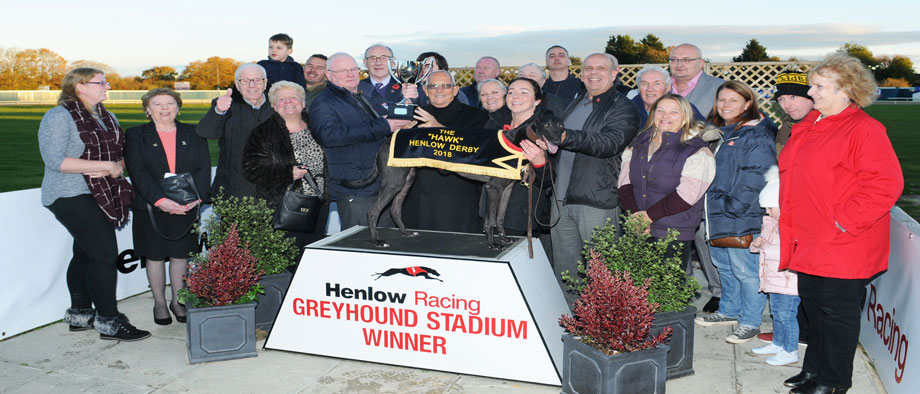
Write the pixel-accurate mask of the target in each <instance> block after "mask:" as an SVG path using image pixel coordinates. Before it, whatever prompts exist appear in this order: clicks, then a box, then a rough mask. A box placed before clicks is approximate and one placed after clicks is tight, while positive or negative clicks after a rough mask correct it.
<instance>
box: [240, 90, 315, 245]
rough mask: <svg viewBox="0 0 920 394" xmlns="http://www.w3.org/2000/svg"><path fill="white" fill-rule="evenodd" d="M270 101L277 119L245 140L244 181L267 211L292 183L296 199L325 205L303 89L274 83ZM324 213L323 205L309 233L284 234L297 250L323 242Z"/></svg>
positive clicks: (272, 119) (265, 123)
mask: <svg viewBox="0 0 920 394" xmlns="http://www.w3.org/2000/svg"><path fill="white" fill-rule="evenodd" d="M268 100H269V102H270V103H271V105H272V108H274V109H275V114H273V115H272V117H271V118H270V119H268V120H266V121H265V122H262V124H260V125H259V126H257V127H256V128H255V130H253V131H252V134H251V135H250V136H249V141H248V142H247V143H246V148H245V150H244V151H243V176H244V177H245V178H246V179H247V180H249V181H250V182H252V183H254V184H255V185H256V190H255V196H256V197H257V198H261V199H264V200H265V201H266V203H268V206H269V207H275V208H276V209H277V207H278V204H279V203H280V202H281V199H282V197H283V196H284V194H285V192H286V191H287V190H288V189H289V186H292V183H293V184H294V185H293V189H294V190H295V191H298V192H299V193H300V194H303V195H306V196H316V197H320V198H322V199H323V200H326V199H325V194H326V187H325V185H326V182H325V181H326V171H325V163H326V156H325V154H323V149H322V147H321V146H320V145H319V144H317V143H316V140H314V139H313V135H312V134H311V133H310V128H309V120H308V118H307V113H306V112H304V107H305V92H304V89H303V87H301V86H300V85H297V84H295V83H293V82H288V81H281V82H276V83H274V84H273V85H272V87H271V89H269V91H268ZM308 178H310V179H312V180H313V183H314V184H315V187H314V185H311V183H310V181H309V179H308ZM328 209H329V208H328V205H327V204H324V205H323V208H322V212H321V213H320V214H319V218H318V220H316V224H315V226H314V227H313V228H308V229H304V231H287V233H288V235H289V236H291V237H293V238H294V239H295V242H296V244H297V247H298V248H299V249H300V248H303V246H304V245H306V244H308V243H310V242H313V241H316V240H319V239H321V238H323V237H324V236H325V228H326V216H327V215H328Z"/></svg>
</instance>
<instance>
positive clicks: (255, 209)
mask: <svg viewBox="0 0 920 394" xmlns="http://www.w3.org/2000/svg"><path fill="white" fill-rule="evenodd" d="M211 207H212V208H213V209H214V216H211V217H209V218H207V219H205V220H204V226H203V227H204V228H205V229H206V231H207V233H208V243H209V244H211V245H218V244H220V243H222V242H224V240H226V239H227V235H228V233H229V231H230V226H231V225H232V224H236V226H237V230H238V231H239V234H240V240H241V241H242V243H243V244H248V245H249V251H250V252H252V256H253V257H255V258H256V269H257V270H262V271H265V275H274V274H280V273H281V272H283V271H284V269H285V268H287V267H289V266H291V265H294V263H295V261H294V259H296V258H297V252H298V250H297V246H296V244H295V243H294V240H293V239H292V238H289V237H286V236H285V234H284V231H279V230H275V229H274V228H272V225H271V223H272V217H273V215H274V213H275V211H274V210H273V209H271V208H269V207H268V205H267V204H266V203H265V200H262V199H260V198H255V197H248V196H247V197H243V198H238V197H234V196H224V195H223V193H222V192H221V193H220V194H218V195H217V197H215V198H214V199H213V200H212V202H211Z"/></svg>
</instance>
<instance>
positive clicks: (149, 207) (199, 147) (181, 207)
mask: <svg viewBox="0 0 920 394" xmlns="http://www.w3.org/2000/svg"><path fill="white" fill-rule="evenodd" d="M141 106H142V108H144V113H145V115H146V116H147V119H150V122H147V123H146V124H144V125H141V126H135V127H132V128H130V129H128V132H127V135H126V137H125V141H126V144H125V164H126V165H127V168H128V173H129V174H130V175H131V182H132V183H133V184H134V188H135V189H136V190H137V194H136V195H135V196H134V202H133V203H132V211H133V212H134V220H133V221H132V228H133V235H134V251H135V253H136V254H137V255H138V256H143V257H145V258H146V259H147V268H146V270H147V280H148V281H149V282H150V290H151V293H153V321H154V322H155V323H156V324H159V325H167V324H170V323H172V318H171V317H170V316H169V311H170V310H171V311H172V313H173V314H174V315H176V320H177V321H178V322H179V323H185V318H186V316H185V307H183V306H182V305H181V304H179V303H178V302H177V300H178V297H177V294H178V292H179V289H181V288H182V287H183V279H182V278H183V276H185V273H186V271H187V264H188V257H189V255H190V254H192V253H196V252H199V251H200V247H199V245H198V237H197V236H195V235H194V234H193V233H192V232H191V228H192V225H193V224H194V223H195V222H196V219H197V217H198V215H197V214H196V213H197V210H198V209H199V207H198V204H200V203H201V201H202V200H207V198H208V194H209V193H210V190H211V155H210V154H209V153H208V141H207V140H205V139H204V138H201V137H199V136H198V135H196V134H195V126H194V125H190V124H184V123H181V122H178V121H176V115H178V114H179V109H180V108H182V97H181V96H179V93H176V92H175V91H173V90H172V89H170V88H156V89H153V90H151V91H149V92H147V94H145V95H144V96H143V97H141ZM186 172H187V173H189V174H190V175H191V176H192V178H193V179H194V181H195V187H196V189H197V191H198V196H199V198H200V200H198V201H192V202H190V203H187V204H180V203H178V202H176V201H173V200H170V199H169V198H167V197H166V196H165V195H164V194H163V190H162V189H161V188H160V184H159V181H160V180H162V179H163V178H165V177H168V176H174V175H176V174H182V173H186ZM166 259H169V282H170V283H171V286H170V287H171V290H172V301H171V302H170V303H169V310H167V309H166V294H165V286H166Z"/></svg>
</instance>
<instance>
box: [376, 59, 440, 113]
mask: <svg viewBox="0 0 920 394" xmlns="http://www.w3.org/2000/svg"><path fill="white" fill-rule="evenodd" d="M433 66H434V57H428V58H426V59H425V60H423V61H421V62H418V61H414V60H408V61H405V62H402V63H400V62H399V61H397V60H396V59H395V58H392V57H391V58H390V63H389V67H388V68H389V71H390V76H391V77H393V79H394V80H396V81H397V82H399V83H401V84H403V85H405V84H407V83H417V82H420V81H423V80H424V79H425V78H428V75H430V74H431V71H432V69H433ZM415 107H418V104H415V103H413V102H412V99H410V98H408V97H403V99H402V100H399V102H398V103H395V104H391V105H390V106H389V108H388V109H387V118H389V119H409V120H411V119H412V117H413V116H414V115H415Z"/></svg>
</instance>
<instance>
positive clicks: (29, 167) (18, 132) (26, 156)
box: [0, 104, 920, 218]
mask: <svg viewBox="0 0 920 394" xmlns="http://www.w3.org/2000/svg"><path fill="white" fill-rule="evenodd" d="M49 108H51V107H50V106H23V107H8V106H0V192H6V191H12V190H22V189H30V188H35V187H39V186H41V180H42V174H43V172H44V164H42V161H41V156H40V155H39V153H38V138H37V136H36V133H37V131H38V124H39V122H41V118H42V115H44V113H45V111H47V110H48V109H49ZM107 108H108V109H109V110H110V111H112V112H114V113H115V115H116V116H117V117H118V120H119V122H120V123H121V126H122V127H123V128H125V129H127V128H128V127H131V126H135V125H138V124H142V123H144V122H146V119H145V118H144V113H143V111H141V106H140V105H138V104H135V105H109V106H107ZM207 109H208V106H207V105H191V104H189V105H185V106H183V107H182V111H181V115H179V120H181V121H182V122H185V123H198V120H199V119H201V117H202V116H203V115H204V113H205V111H207ZM866 112H868V113H869V114H870V115H872V116H873V117H875V118H876V119H878V120H879V121H881V122H882V123H883V124H884V125H885V127H886V128H888V137H889V138H891V143H892V145H893V146H894V150H895V153H896V154H897V155H898V159H899V160H900V161H901V169H902V170H903V171H904V193H903V194H904V195H909V196H917V195H920V130H918V126H917V123H916V122H917V119H920V105H882V104H879V105H873V106H871V107H869V108H867V109H866ZM210 146H211V163H212V164H214V165H216V164H217V153H218V150H217V143H216V141H211V144H210ZM898 205H899V206H900V207H901V208H902V209H904V210H905V211H906V212H907V213H908V214H909V215H910V216H911V217H913V218H920V205H918V204H916V203H913V202H910V201H906V200H901V201H900V202H899V203H898Z"/></svg>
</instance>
